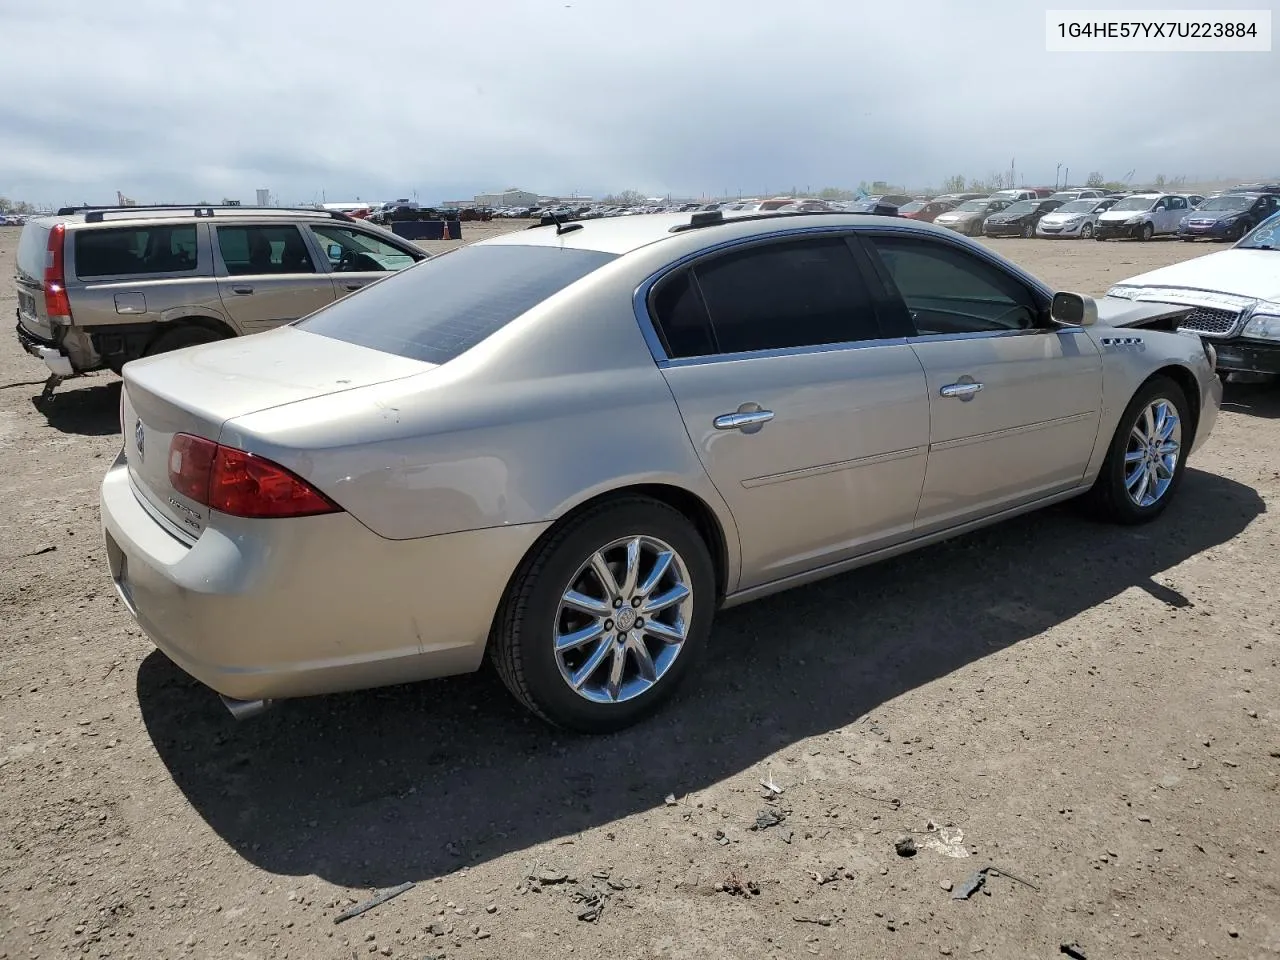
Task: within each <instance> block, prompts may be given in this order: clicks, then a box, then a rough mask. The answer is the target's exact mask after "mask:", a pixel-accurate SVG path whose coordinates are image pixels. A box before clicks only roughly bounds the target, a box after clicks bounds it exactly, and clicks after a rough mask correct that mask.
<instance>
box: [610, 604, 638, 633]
mask: <svg viewBox="0 0 1280 960" xmlns="http://www.w3.org/2000/svg"><path fill="white" fill-rule="evenodd" d="M615 619H616V620H617V623H618V629H619V630H630V629H631V628H632V627H634V626H635V625H636V612H635V611H634V610H632V609H631V608H630V607H623V608H622V609H621V610H619V611H618V615H617V617H616V618H615Z"/></svg>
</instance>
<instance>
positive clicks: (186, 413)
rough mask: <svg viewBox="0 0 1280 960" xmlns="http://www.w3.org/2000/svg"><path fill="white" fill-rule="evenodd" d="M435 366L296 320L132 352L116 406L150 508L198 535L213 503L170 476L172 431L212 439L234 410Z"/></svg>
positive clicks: (132, 469) (237, 413)
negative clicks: (186, 491) (156, 351)
mask: <svg viewBox="0 0 1280 960" xmlns="http://www.w3.org/2000/svg"><path fill="white" fill-rule="evenodd" d="M433 369H435V367H434V365H433V364H430V363H423V362H421V361H418V360H410V359H407V358H404V357H397V356H394V355H392V354H388V353H382V352H380V351H377V350H371V349H369V348H368V347H360V346H355V345H353V344H349V343H344V342H343V341H340V340H334V339H331V338H329V337H323V336H319V335H317V334H312V333H306V332H305V331H302V330H297V329H295V328H293V327H281V328H279V329H277V330H273V331H270V332H268V333H260V334H255V335H253V336H252V337H239V338H235V339H232V340H222V341H219V342H217V343H210V344H205V345H202V346H198V347H188V348H187V349H185V350H177V351H174V352H172V353H166V354H161V355H159V356H155V357H149V358H146V359H143V360H135V361H133V362H132V363H129V364H126V365H125V367H124V388H123V391H122V396H121V405H120V427H121V432H122V435H123V440H124V452H125V459H126V461H127V463H128V467H129V477H130V479H131V480H132V481H133V485H134V489H135V491H136V492H137V494H138V496H139V497H140V498H142V499H143V501H144V502H145V503H146V504H148V505H149V506H150V507H151V508H152V512H153V513H155V514H158V515H159V516H160V517H161V518H163V519H164V520H165V521H167V522H168V525H169V526H170V527H171V528H172V529H174V531H175V532H177V533H179V534H180V535H182V536H183V537H185V538H186V539H188V540H194V539H195V538H196V537H198V536H199V535H200V533H201V531H202V530H203V529H204V527H205V524H206V523H207V522H208V519H209V508H208V507H206V506H204V505H203V504H200V503H197V502H195V501H193V500H191V499H189V498H187V497H185V496H183V495H182V494H180V493H178V491H177V490H175V489H174V487H173V484H172V483H170V481H169V444H170V442H171V441H172V440H173V437H174V434H177V433H190V434H194V435H196V436H199V437H204V438H206V439H209V440H214V441H216V440H218V439H219V436H220V434H221V433H222V426H223V424H225V423H226V422H227V421H228V420H231V419H234V418H235V417H241V416H244V415H246V414H249V413H257V412H259V411H261V410H267V409H270V408H271V407H278V406H281V405H283V404H287V403H293V402H295V401H298V400H306V399H310V398H312V397H317V396H321V395H324V394H330V393H337V392H341V391H344V390H354V389H356V388H358V387H365V386H370V385H372V384H375V383H383V382H386V381H388V380H398V379H402V378H404V377H410V376H414V375H416V374H421V373H426V372H428V371H430V370H433Z"/></svg>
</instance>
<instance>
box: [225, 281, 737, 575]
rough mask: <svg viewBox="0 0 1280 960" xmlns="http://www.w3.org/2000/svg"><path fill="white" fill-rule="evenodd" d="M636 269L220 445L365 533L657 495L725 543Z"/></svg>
mask: <svg viewBox="0 0 1280 960" xmlns="http://www.w3.org/2000/svg"><path fill="white" fill-rule="evenodd" d="M644 259H645V258H643V257H641V258H638V260H639V261H641V262H638V263H628V262H627V261H629V260H631V258H629V257H628V258H623V259H620V260H618V261H615V262H614V263H613V264H610V265H608V266H606V267H604V268H602V269H601V270H598V271H596V273H594V274H592V275H590V276H589V277H587V278H586V279H584V280H582V281H580V282H579V283H577V284H574V285H573V286H571V287H569V288H567V289H566V290H564V291H562V292H561V293H559V294H557V295H556V296H554V297H552V298H551V299H549V300H547V301H545V302H544V303H542V304H541V305H540V306H538V307H536V308H535V309H534V310H532V311H530V312H528V313H526V314H525V315H524V316H523V317H521V318H519V319H518V320H516V321H515V322H513V323H512V324H510V325H508V326H507V327H505V328H503V329H502V330H500V331H499V332H497V333H495V334H493V335H492V336H490V337H489V338H488V339H486V340H485V341H483V342H482V343H480V344H479V345H478V346H476V347H474V348H472V349H471V350H470V351H468V352H467V353H465V354H464V355H462V356H461V357H458V358H457V359H455V360H453V361H451V362H450V363H447V364H445V365H443V366H441V367H438V368H436V369H434V370H432V371H430V372H428V373H424V374H422V375H421V376H415V377H410V378H408V379H405V380H401V381H398V382H395V383H387V384H380V385H377V386H371V387H366V388H361V389H357V390H350V391H347V392H345V393H341V394H336V395H328V396H321V397H316V398H314V399H311V400H304V401H300V402H297V403H292V404H288V405H285V406H280V407H276V408H274V409H270V410H264V411H261V412H258V413H253V414H249V415H247V416H242V417H239V418H237V419H234V420H231V421H229V422H228V423H226V424H225V425H224V427H223V431H222V435H221V438H220V439H221V442H222V443H224V444H228V445H231V446H235V447H241V448H243V449H247V450H250V451H253V452H255V453H259V454H261V455H263V456H266V457H269V458H271V459H272V460H275V461H276V462H278V463H280V464H282V465H283V466H285V467H288V468H289V469H290V470H293V471H294V472H295V473H297V474H299V475H300V476H302V477H304V478H306V479H307V480H308V481H310V482H312V483H314V484H315V485H316V486H317V487H318V488H319V489H320V490H323V491H324V492H325V493H326V494H327V495H329V496H330V497H332V498H333V499H334V500H335V501H336V502H337V503H339V504H341V505H342V506H343V507H344V508H345V509H347V510H348V511H349V512H351V513H352V514H353V515H354V516H355V517H356V518H357V519H359V520H360V521H361V522H363V523H364V524H365V525H367V526H368V527H369V528H370V529H372V530H374V531H375V532H376V533H378V534H380V535H382V536H384V537H388V538H391V539H397V540H400V539H412V538H417V537H427V536H433V535H438V534H444V533H452V532H457V531H462V530H474V529H480V528H486V527H497V526H506V525H512V524H525V523H538V522H543V521H547V520H555V519H557V518H559V517H561V516H563V515H564V514H565V513H566V512H568V511H570V510H572V509H573V508H574V507H576V506H578V505H579V504H581V503H583V502H585V501H587V500H589V499H591V498H593V497H595V496H597V495H599V494H603V493H607V492H609V491H611V490H616V489H619V488H621V487H626V486H631V485H636V484H667V485H670V486H675V487H678V488H680V489H682V490H685V491H688V492H690V493H692V494H694V495H696V496H697V497H699V498H700V499H702V500H703V502H704V503H706V504H707V505H708V506H709V507H710V508H711V510H712V511H713V513H714V514H715V515H716V517H717V519H718V520H719V522H720V526H721V528H722V529H723V531H724V534H725V541H726V546H727V547H728V567H729V569H728V570H727V571H726V572H727V574H728V577H727V585H728V587H729V589H730V590H732V589H733V587H734V585H735V584H736V582H737V576H738V565H739V550H738V539H737V534H736V530H735V526H734V524H733V520H732V517H731V516H730V514H729V511H728V508H727V507H726V506H725V504H724V502H723V501H722V500H721V498H720V496H719V494H718V493H717V492H716V490H715V488H714V486H713V485H712V484H711V482H710V480H709V478H708V477H707V476H706V473H705V471H704V470H703V468H702V464H701V462H700V460H699V459H698V456H697V452H696V451H695V450H694V448H693V444H692V442H691V441H690V439H689V436H688V434H687V433H686V431H685V429H684V425H683V422H682V420H681V418H680V414H679V411H678V409H677V408H676V405H675V401H674V399H673V398H672V396H671V392H670V390H669V388H668V387H667V384H666V381H665V380H664V379H663V377H662V374H661V372H660V371H659V370H658V368H657V365H656V364H655V362H654V360H653V357H652V354H651V353H650V351H649V348H648V346H647V345H646V343H645V340H644V337H643V335H642V334H641V332H640V328H639V326H638V324H637V321H636V317H635V314H634V311H633V308H632V294H633V292H634V290H635V288H636V286H637V285H638V284H639V282H640V281H641V280H643V279H644V276H645V266H644V263H643V261H644Z"/></svg>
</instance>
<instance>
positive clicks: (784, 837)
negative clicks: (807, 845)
mask: <svg viewBox="0 0 1280 960" xmlns="http://www.w3.org/2000/svg"><path fill="white" fill-rule="evenodd" d="M795 835H796V833H795V831H794V830H786V831H784V832H783V833H780V834H778V839H779V840H781V841H782V842H783V843H787V844H789V843H791V840H792V838H793V837H794V836H795Z"/></svg>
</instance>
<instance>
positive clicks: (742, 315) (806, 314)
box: [694, 236, 881, 353]
mask: <svg viewBox="0 0 1280 960" xmlns="http://www.w3.org/2000/svg"><path fill="white" fill-rule="evenodd" d="M694 273H695V274H696V276H697V281H698V287H699V289H700V290H701V292H702V297H703V300H704V301H705V303H706V308H707V311H708V312H709V313H710V316H711V328H712V333H713V336H714V338H715V344H716V348H717V352H718V353H745V352H751V351H758V350H781V349H788V348H793V347H813V346H821V345H824V344H832V343H849V342H853V341H858V340H874V339H877V338H878V337H880V336H881V333H880V327H879V324H878V323H877V321H876V314H875V308H874V306H873V304H872V301H871V297H870V295H869V293H868V292H867V289H866V287H865V285H864V284H863V281H862V275H861V273H860V272H859V270H858V264H857V261H856V260H854V257H853V253H852V252H851V251H850V249H849V245H848V242H847V241H846V240H845V239H844V238H843V237H839V236H833V237H823V238H820V239H813V240H786V241H781V242H777V243H770V244H767V245H763V246H757V247H752V248H750V249H748V250H744V251H741V252H737V253H730V254H726V255H724V256H719V257H716V258H715V259H713V260H710V261H708V262H705V263H700V264H698V265H697V266H696V267H695V268H694Z"/></svg>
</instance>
